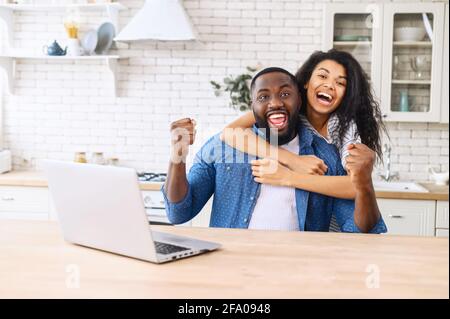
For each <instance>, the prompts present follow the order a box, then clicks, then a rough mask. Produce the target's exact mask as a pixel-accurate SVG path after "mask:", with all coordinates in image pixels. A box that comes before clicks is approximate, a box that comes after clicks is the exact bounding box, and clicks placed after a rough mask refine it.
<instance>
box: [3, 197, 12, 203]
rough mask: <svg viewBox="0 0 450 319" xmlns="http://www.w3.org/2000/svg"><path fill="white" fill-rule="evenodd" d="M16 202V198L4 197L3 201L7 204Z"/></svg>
mask: <svg viewBox="0 0 450 319" xmlns="http://www.w3.org/2000/svg"><path fill="white" fill-rule="evenodd" d="M13 200H14V197H2V201H5V202H12V201H13Z"/></svg>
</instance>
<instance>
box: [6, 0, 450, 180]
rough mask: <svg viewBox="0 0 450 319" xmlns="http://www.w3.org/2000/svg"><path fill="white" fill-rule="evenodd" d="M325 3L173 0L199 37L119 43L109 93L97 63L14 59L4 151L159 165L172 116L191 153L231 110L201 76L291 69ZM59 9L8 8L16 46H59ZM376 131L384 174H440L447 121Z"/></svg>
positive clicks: (85, 20) (315, 43)
mask: <svg viewBox="0 0 450 319" xmlns="http://www.w3.org/2000/svg"><path fill="white" fill-rule="evenodd" d="M68 2H70V1H69V0H68ZM326 2H331V1H305V0H301V1H300V0H263V1H261V0H243V1H241V0H227V1H225V0H184V1H183V3H184V6H185V8H186V9H187V11H188V14H189V15H190V17H191V19H192V21H193V23H194V25H195V27H196V30H197V32H198V34H199V38H200V41H198V42H181V43H178V42H162V41H161V42H156V41H147V42H143V43H134V44H131V45H130V46H129V47H127V45H123V44H122V45H120V46H119V49H117V51H115V52H117V53H119V54H120V55H123V56H127V57H130V58H129V59H128V60H124V61H121V62H119V64H120V70H119V73H118V79H119V82H118V83H119V86H118V94H119V96H118V97H117V98H114V97H113V83H112V78H111V75H110V74H109V73H108V71H107V68H106V67H105V65H102V64H101V63H103V62H92V61H76V62H73V61H62V62H59V61H58V62H52V61H49V62H45V61H42V60H28V59H23V60H19V61H18V64H17V69H16V80H15V84H14V86H15V92H14V93H15V94H14V95H7V94H6V93H3V94H2V101H1V102H2V103H3V146H4V147H5V148H9V149H11V150H12V152H13V154H14V163H13V164H14V167H15V168H16V169H20V168H34V167H36V166H37V167H38V168H39V160H40V159H44V158H52V159H65V160H71V159H73V157H74V153H75V152H77V151H86V152H88V155H89V153H92V152H95V151H103V152H104V153H105V156H106V157H112V156H114V157H118V158H119V160H120V164H122V165H126V166H131V167H135V168H136V169H138V170H147V171H149V170H150V171H165V170H166V169H167V161H168V157H169V132H168V128H169V123H170V122H171V121H173V120H176V119H178V118H181V117H192V118H195V119H196V120H197V122H198V123H199V128H198V138H197V141H196V144H195V146H194V150H193V151H192V152H191V153H193V152H194V151H195V149H198V148H199V146H200V145H201V144H202V143H203V142H204V141H205V140H206V138H207V137H208V136H210V135H211V134H214V133H217V132H218V131H219V130H220V129H221V128H222V127H223V126H224V125H225V124H226V123H227V122H229V121H231V120H232V119H234V118H235V117H236V116H237V115H238V114H239V113H238V112H237V111H235V110H233V109H231V108H229V107H228V100H227V98H226V97H225V96H224V97H219V98H218V97H216V96H215V95H214V92H213V89H212V88H211V85H210V84H209V81H210V80H215V81H221V80H222V79H223V78H224V77H225V76H227V75H229V74H240V73H242V72H244V71H245V67H246V66H255V65H256V64H258V63H260V64H262V65H263V66H271V65H276V66H281V67H284V68H287V69H288V70H290V71H292V72H295V71H296V70H297V68H298V67H299V66H300V65H301V64H302V62H304V61H305V59H306V58H307V57H308V56H309V55H310V54H311V53H312V52H313V51H314V50H319V49H320V48H321V43H322V39H321V37H322V35H321V34H322V18H323V15H322V8H323V4H324V3H326ZM365 2H370V1H365ZM122 3H123V4H124V5H125V6H126V7H128V8H129V9H128V10H125V11H122V12H121V13H120V24H121V25H122V26H123V25H124V24H126V23H127V22H128V21H129V19H130V18H131V17H132V16H133V15H134V14H135V13H136V12H137V10H138V9H139V8H141V7H142V5H143V3H144V0H139V1H137V0H133V1H131V0H123V1H122ZM64 15H65V14H64V12H62V13H56V12H48V13H46V12H21V13H16V23H15V29H14V32H15V38H14V39H15V41H16V44H17V46H20V47H23V48H29V49H31V50H33V51H35V52H40V51H41V48H42V46H43V45H44V44H48V43H50V42H52V41H53V40H54V39H57V40H58V41H60V42H61V43H62V44H64V43H65V39H66V35H65V33H64V28H63V18H64ZM104 19H105V16H101V15H99V14H98V13H90V14H86V15H83V16H82V17H81V26H82V27H81V33H82V32H84V31H86V30H88V29H89V28H92V27H95V26H97V25H99V24H100V23H101V22H103V21H104ZM0 28H1V31H2V32H1V33H0V34H1V36H2V37H1V44H2V46H3V47H4V45H5V42H6V41H5V34H4V27H3V26H0ZM362 63H370V61H362ZM387 126H388V128H389V132H390V136H391V144H392V158H391V160H392V162H393V163H394V164H393V166H392V169H393V170H394V171H398V172H400V177H401V178H402V179H405V180H406V179H408V180H418V181H423V180H428V179H429V176H428V174H427V172H426V169H427V166H428V165H434V166H438V167H440V168H441V169H444V170H448V165H449V164H448V163H449V161H448V155H449V154H448V152H449V146H448V129H449V126H448V124H447V125H442V124H429V123H418V124H416V123H388V124H387Z"/></svg>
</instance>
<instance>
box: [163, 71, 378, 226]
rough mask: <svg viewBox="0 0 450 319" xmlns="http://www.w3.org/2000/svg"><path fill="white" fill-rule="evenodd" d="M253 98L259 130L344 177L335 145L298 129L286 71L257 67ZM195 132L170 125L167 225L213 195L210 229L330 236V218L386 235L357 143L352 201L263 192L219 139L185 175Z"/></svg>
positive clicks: (294, 91) (370, 157)
mask: <svg viewBox="0 0 450 319" xmlns="http://www.w3.org/2000/svg"><path fill="white" fill-rule="evenodd" d="M251 94H252V109H253V112H254V115H255V118H256V122H257V124H256V125H255V127H254V131H255V132H256V133H258V134H262V133H261V129H264V128H268V129H270V132H271V133H270V134H267V136H266V138H267V139H268V140H269V141H270V142H273V141H274V139H276V141H278V144H280V145H282V147H283V146H284V147H286V148H287V149H289V150H290V151H296V152H298V153H299V154H302V155H315V156H317V157H319V158H321V159H322V160H323V161H324V162H325V164H326V165H327V167H328V170H327V175H345V170H344V168H343V167H342V165H341V164H340V159H339V155H338V153H337V150H336V148H335V147H334V146H332V145H329V144H328V143H327V142H326V141H324V140H323V139H321V138H319V137H317V136H315V135H313V134H312V133H311V132H310V131H309V130H308V129H307V128H305V127H303V126H302V125H301V124H300V122H299V116H298V115H299V110H300V106H301V101H300V96H299V90H298V87H297V84H296V80H295V77H294V76H293V75H292V74H291V73H289V72H288V71H286V70H284V69H280V68H268V69H265V70H262V71H261V72H259V73H258V74H257V75H255V77H254V78H253V80H252V85H251ZM194 128H195V121H193V120H191V119H182V120H179V121H176V122H174V123H172V124H171V131H172V134H173V136H174V137H175V138H174V139H173V140H172V160H171V162H170V164H169V171H168V178H167V182H166V183H165V185H164V187H163V194H164V197H165V200H166V210H167V215H168V218H169V220H170V221H171V222H172V223H174V224H180V223H184V222H187V221H189V220H190V219H192V218H194V217H195V216H196V215H197V214H198V213H199V212H200V210H201V209H202V208H203V206H204V205H205V203H206V202H207V201H208V200H209V198H210V197H211V195H213V194H214V202H213V208H212V212H211V220H210V226H211V227H232V228H254V229H277V230H300V231H305V230H307V231H328V229H329V226H330V221H331V217H332V215H334V217H335V218H336V221H337V223H338V225H339V227H340V229H341V231H344V232H371V233H382V232H386V226H385V224H384V222H383V220H382V218H381V215H380V212H379V210H378V207H377V204H376V199H375V192H374V189H373V186H372V180H371V171H372V165H373V162H374V159H375V156H374V154H373V152H372V151H371V150H370V149H368V148H367V147H365V146H364V145H361V144H359V145H355V146H354V148H355V149H354V150H353V154H354V155H355V159H356V163H355V164H353V165H352V168H351V172H350V174H351V177H352V182H353V183H354V185H355V189H356V192H357V194H356V199H355V201H351V200H343V199H336V198H331V197H328V196H324V195H320V194H316V193H309V192H307V191H304V190H300V189H292V188H287V187H283V188H282V187H279V188H277V187H276V186H273V187H274V188H272V190H271V191H267V189H265V191H264V189H263V191H262V190H261V189H262V187H261V184H259V183H257V182H255V181H254V178H253V176H252V169H251V165H250V160H251V156H249V155H247V154H245V155H244V156H242V155H243V154H242V153H240V152H239V151H237V150H235V149H232V148H231V147H229V146H227V145H226V144H225V143H223V142H222V141H221V140H220V137H219V135H216V136H213V137H212V138H211V139H210V140H209V141H207V142H206V143H205V145H204V146H203V147H202V149H201V150H200V152H199V153H198V154H197V155H196V158H195V161H194V164H193V166H192V168H191V170H190V172H189V176H188V177H186V166H185V158H186V155H187V150H188V148H189V145H190V144H192V143H193V141H194V137H195V130H194ZM262 135H263V136H264V134H262ZM239 153H240V154H239ZM236 158H240V159H241V160H239V161H237V160H236ZM242 159H244V160H242Z"/></svg>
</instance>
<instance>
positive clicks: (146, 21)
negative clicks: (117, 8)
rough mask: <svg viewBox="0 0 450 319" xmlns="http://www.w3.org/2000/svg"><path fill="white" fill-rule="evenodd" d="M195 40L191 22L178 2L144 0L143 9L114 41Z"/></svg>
mask: <svg viewBox="0 0 450 319" xmlns="http://www.w3.org/2000/svg"><path fill="white" fill-rule="evenodd" d="M195 38H196V36H195V32H194V29H193V28H192V24H191V21H190V20H189V17H188V15H187V13H186V11H185V10H184V8H183V6H182V5H181V3H180V0H146V1H145V3H144V7H143V8H142V9H141V10H140V11H139V12H138V13H137V14H136V15H135V16H134V17H133V18H132V19H131V21H130V23H128V24H127V25H126V26H125V27H124V28H123V29H122V31H121V32H120V33H119V34H118V35H117V37H116V38H115V39H114V40H116V41H124V42H127V41H139V40H150V39H151V40H166V41H183V40H194V39H195Z"/></svg>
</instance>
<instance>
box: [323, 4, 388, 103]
mask: <svg viewBox="0 0 450 319" xmlns="http://www.w3.org/2000/svg"><path fill="white" fill-rule="evenodd" d="M382 13H383V6H382V5H378V4H355V3H351V4H346V3H339V4H330V5H327V6H326V8H325V11H324V21H325V23H324V29H323V48H322V50H324V51H328V50H329V49H332V48H335V49H338V50H342V51H346V52H349V53H351V54H352V55H353V56H354V57H355V58H356V59H357V60H358V61H359V62H360V63H361V65H362V67H363V68H364V71H365V72H366V73H367V75H368V76H369V78H370V81H371V84H372V88H373V91H374V94H375V96H376V98H377V100H379V99H380V97H381V73H380V72H379V67H380V65H381V63H382V36H383V32H382V20H381V17H382Z"/></svg>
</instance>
